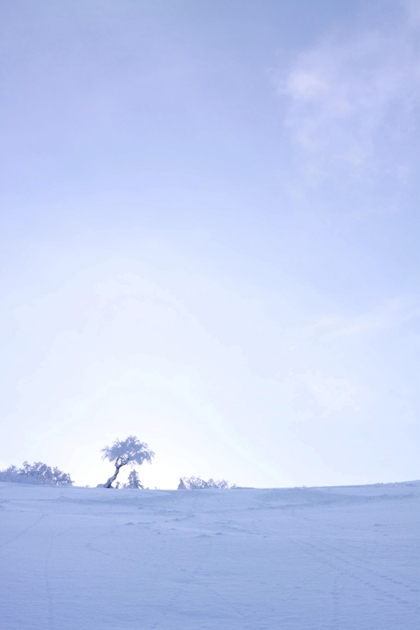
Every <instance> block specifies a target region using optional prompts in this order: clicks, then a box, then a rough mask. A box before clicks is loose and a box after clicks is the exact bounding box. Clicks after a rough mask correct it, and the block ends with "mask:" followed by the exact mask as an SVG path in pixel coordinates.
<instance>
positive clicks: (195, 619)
mask: <svg viewBox="0 0 420 630" xmlns="http://www.w3.org/2000/svg"><path fill="white" fill-rule="evenodd" d="M419 514H420V483H419V482H413V483H403V484H387V485H377V486H360V487H342V488H313V489H306V488H297V489H275V490H245V489H243V490H240V489H238V490H201V491H195V492H188V491H176V490H174V491H141V490H107V489H103V488H96V489H88V488H66V487H62V488H59V487H42V486H39V487H38V486H25V485H22V484H12V483H0V523H1V527H0V554H1V558H0V566H1V577H0V611H1V612H0V615H1V616H0V627H1V629H2V630H75V629H76V628H78V629H80V630H87V629H89V630H99V629H100V630H107V629H112V630H134V629H135V630H152V629H156V630H200V629H209V630H237V629H238V630H239V629H241V630H244V629H250V630H260V629H261V630H263V629H264V630H265V629H267V630H268V629H269V630H283V629H290V630H314V629H318V628H319V629H320V630H327V629H328V630H334V629H335V630H368V629H369V630H370V629H372V630H418V628H419V627H420V610H419V608H420V598H419V592H418V587H419V578H420V558H419V531H420V530H419Z"/></svg>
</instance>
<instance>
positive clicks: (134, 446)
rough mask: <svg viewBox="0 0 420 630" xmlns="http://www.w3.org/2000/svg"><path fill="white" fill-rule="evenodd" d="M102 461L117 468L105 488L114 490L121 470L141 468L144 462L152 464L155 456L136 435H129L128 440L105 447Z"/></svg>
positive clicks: (118, 441)
mask: <svg viewBox="0 0 420 630" xmlns="http://www.w3.org/2000/svg"><path fill="white" fill-rule="evenodd" d="M101 452H102V453H103V455H102V459H107V460H109V461H110V462H112V463H113V464H114V466H115V472H114V474H113V475H112V477H110V478H109V479H108V480H107V481H106V483H104V486H103V487H104V488H112V483H113V482H114V481H115V479H116V478H117V475H118V473H119V472H120V468H122V467H123V466H126V465H127V464H130V465H131V466H133V465H134V464H138V465H139V466H141V464H142V463H143V462H149V464H150V463H151V462H152V459H153V457H154V456H155V454H154V452H153V451H151V450H150V449H149V447H148V446H147V444H145V442H140V441H139V440H138V438H136V437H135V436H134V435H129V436H128V438H127V439H126V440H115V442H114V443H113V445H112V446H105V448H103V449H102V451H101Z"/></svg>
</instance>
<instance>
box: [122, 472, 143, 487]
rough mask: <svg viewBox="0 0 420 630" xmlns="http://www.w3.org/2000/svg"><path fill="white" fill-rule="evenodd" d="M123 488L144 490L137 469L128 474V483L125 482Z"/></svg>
mask: <svg viewBox="0 0 420 630" xmlns="http://www.w3.org/2000/svg"><path fill="white" fill-rule="evenodd" d="M123 488H130V489H131V490H140V489H141V490H144V486H142V485H141V482H140V478H139V475H138V472H137V470H134V469H133V470H132V471H131V472H130V474H129V475H128V483H125V484H124V485H123Z"/></svg>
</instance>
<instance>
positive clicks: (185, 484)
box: [178, 477, 234, 490]
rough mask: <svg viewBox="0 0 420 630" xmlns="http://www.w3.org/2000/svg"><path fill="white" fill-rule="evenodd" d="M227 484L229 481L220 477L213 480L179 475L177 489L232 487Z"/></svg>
mask: <svg viewBox="0 0 420 630" xmlns="http://www.w3.org/2000/svg"><path fill="white" fill-rule="evenodd" d="M233 487H234V486H229V482H228V481H226V479H220V480H219V481H217V480H216V481H215V480H214V479H209V480H208V481H205V480H204V479H201V478H200V477H181V479H180V480H179V485H178V490H208V489H211V488H219V489H220V488H233Z"/></svg>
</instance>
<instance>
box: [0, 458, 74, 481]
mask: <svg viewBox="0 0 420 630" xmlns="http://www.w3.org/2000/svg"><path fill="white" fill-rule="evenodd" d="M0 481H14V482H18V483H42V484H51V485H54V486H71V485H73V483H74V482H73V481H72V480H71V478H70V475H69V474H68V473H64V472H63V471H61V470H59V469H58V468H57V467H55V468H51V466H47V464H43V463H42V462H35V463H33V464H29V463H28V462H23V464H22V467H21V468H17V466H9V468H6V469H5V470H0Z"/></svg>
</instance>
